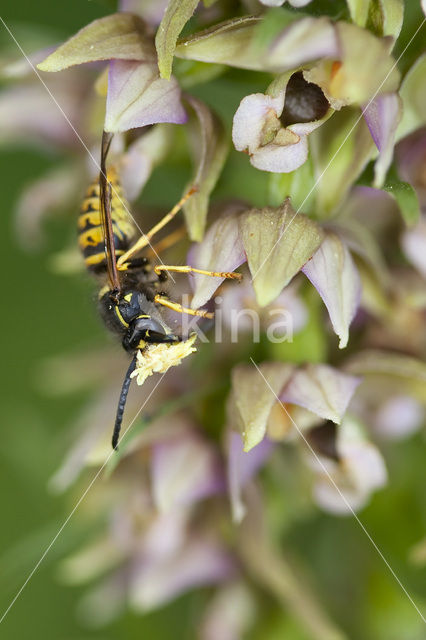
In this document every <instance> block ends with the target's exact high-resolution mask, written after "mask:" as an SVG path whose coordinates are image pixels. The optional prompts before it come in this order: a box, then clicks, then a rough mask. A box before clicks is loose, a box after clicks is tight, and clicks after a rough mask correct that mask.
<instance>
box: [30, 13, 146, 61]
mask: <svg viewBox="0 0 426 640" xmlns="http://www.w3.org/2000/svg"><path fill="white" fill-rule="evenodd" d="M111 58H115V59H121V60H143V61H145V62H148V61H149V62H153V61H155V58H156V56H155V49H154V47H153V44H152V42H151V40H150V38H148V36H147V35H146V27H145V24H144V22H143V21H142V20H141V19H140V18H139V17H138V16H135V15H133V14H131V13H114V14H112V15H110V16H106V17H105V18H100V19H99V20H94V21H93V22H91V23H90V24H88V25H87V26H86V27H83V29H80V31H78V32H77V33H76V34H75V36H72V38H70V39H69V40H67V41H66V42H65V43H64V44H62V45H61V46H60V47H58V48H57V49H56V51H54V52H53V53H51V54H50V56H48V57H47V58H46V59H45V60H43V62H40V64H38V65H37V68H38V69H40V71H62V70H63V69H68V67H72V66H73V65H76V64H84V63H86V62H95V61H97V60H109V59H111Z"/></svg>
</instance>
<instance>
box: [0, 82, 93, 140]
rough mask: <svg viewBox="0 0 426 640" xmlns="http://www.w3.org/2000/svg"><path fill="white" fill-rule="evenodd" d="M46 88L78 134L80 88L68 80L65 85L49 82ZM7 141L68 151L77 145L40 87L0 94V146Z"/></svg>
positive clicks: (65, 121)
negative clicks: (37, 144) (61, 147)
mask: <svg viewBox="0 0 426 640" xmlns="http://www.w3.org/2000/svg"><path fill="white" fill-rule="evenodd" d="M74 79H75V78H73V80H74ZM55 80H56V79H55ZM49 88H50V89H51V91H52V93H53V94H54V95H55V98H56V99H57V100H58V102H59V104H61V105H64V110H65V112H66V115H67V118H68V119H69V120H70V121H71V122H72V124H73V126H75V127H76V128H77V130H80V125H79V117H80V116H81V106H82V95H81V89H82V87H81V86H80V87H79V86H78V85H77V83H75V84H74V82H73V81H70V79H69V80H68V85H66V84H65V83H64V82H63V81H58V80H56V81H54V82H49ZM28 105H31V108H30V109H29V108H28ZM8 141H13V142H14V143H15V144H16V142H17V141H19V142H22V143H25V144H31V143H33V142H34V141H36V142H37V143H40V142H41V143H42V144H45V145H48V144H52V143H53V144H54V145H61V146H62V145H64V146H67V147H70V146H71V147H75V146H77V143H78V140H77V138H76V135H75V133H74V131H73V130H72V128H71V127H70V125H69V123H68V122H67V120H66V119H65V117H64V115H63V113H62V112H61V110H60V109H58V107H57V105H56V104H55V103H54V101H53V100H52V98H51V97H50V95H49V94H48V92H47V91H46V89H45V88H44V87H43V85H42V84H28V85H22V86H18V85H16V86H10V87H8V88H6V89H4V90H3V91H2V92H1V94H0V142H1V143H3V142H8Z"/></svg>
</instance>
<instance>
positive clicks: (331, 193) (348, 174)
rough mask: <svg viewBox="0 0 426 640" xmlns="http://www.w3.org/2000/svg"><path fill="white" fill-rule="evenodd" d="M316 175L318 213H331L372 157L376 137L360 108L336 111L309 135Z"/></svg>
mask: <svg viewBox="0 0 426 640" xmlns="http://www.w3.org/2000/svg"><path fill="white" fill-rule="evenodd" d="M309 143H310V149H311V154H312V160H313V165H314V170H315V177H316V188H315V195H316V202H317V214H318V215H322V216H329V215H330V214H331V213H333V212H334V211H335V210H336V208H337V207H338V206H339V204H340V203H341V202H342V201H343V200H344V199H345V197H346V195H347V193H348V191H349V189H350V188H351V187H352V185H353V184H354V182H355V181H356V179H357V178H358V176H359V175H360V174H361V172H362V171H363V169H364V167H365V166H366V165H367V163H368V161H369V160H370V158H371V156H372V153H373V149H375V146H374V142H373V139H372V137H371V135H370V132H369V130H368V127H367V125H366V123H365V121H364V119H363V118H362V117H360V113H359V111H358V110H357V109H350V108H347V109H344V110H342V111H338V112H336V113H335V114H334V115H333V117H332V118H330V120H328V121H327V122H325V123H324V124H323V125H322V126H321V127H319V128H318V129H316V130H315V131H313V132H312V133H311V134H310V136H309Z"/></svg>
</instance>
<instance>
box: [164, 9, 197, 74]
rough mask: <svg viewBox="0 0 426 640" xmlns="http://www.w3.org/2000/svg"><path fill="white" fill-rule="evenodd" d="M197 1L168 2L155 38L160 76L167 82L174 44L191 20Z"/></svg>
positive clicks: (170, 69) (170, 70)
mask: <svg viewBox="0 0 426 640" xmlns="http://www.w3.org/2000/svg"><path fill="white" fill-rule="evenodd" d="M197 4H198V0H169V2H168V4H167V7H166V10H165V12H164V15H163V18H162V20H161V24H160V26H159V27H158V30H157V35H156V36H155V48H156V49H157V55H158V68H159V70H160V76H161V77H162V78H166V80H168V79H169V78H170V76H171V73H172V66H173V56H174V52H175V49H176V42H177V39H178V37H179V34H180V32H181V31H182V29H183V28H184V26H185V24H186V23H187V22H188V20H189V19H190V18H191V16H192V14H193V13H194V11H195V9H196V7H197Z"/></svg>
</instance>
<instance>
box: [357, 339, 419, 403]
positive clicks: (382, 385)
mask: <svg viewBox="0 0 426 640" xmlns="http://www.w3.org/2000/svg"><path fill="white" fill-rule="evenodd" d="M345 370H346V371H348V372H349V373H352V374H355V375H362V376H363V377H364V382H362V383H361V388H363V389H364V390H367V391H368V389H369V388H370V389H374V393H375V395H376V397H377V396H378V395H379V393H380V391H381V390H384V391H385V392H386V394H387V395H389V394H392V392H394V393H397V394H398V395H401V394H407V395H411V396H413V397H415V398H416V399H417V400H419V401H420V402H422V403H423V404H426V364H425V363H424V362H422V361H421V360H417V359H416V358H412V357H410V356H406V355H403V354H400V353H391V352H386V351H380V350H368V351H362V352H361V353H359V354H358V355H355V356H353V357H352V358H351V359H350V361H349V363H348V364H347V365H346V366H345Z"/></svg>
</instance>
